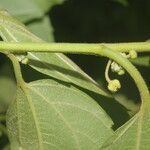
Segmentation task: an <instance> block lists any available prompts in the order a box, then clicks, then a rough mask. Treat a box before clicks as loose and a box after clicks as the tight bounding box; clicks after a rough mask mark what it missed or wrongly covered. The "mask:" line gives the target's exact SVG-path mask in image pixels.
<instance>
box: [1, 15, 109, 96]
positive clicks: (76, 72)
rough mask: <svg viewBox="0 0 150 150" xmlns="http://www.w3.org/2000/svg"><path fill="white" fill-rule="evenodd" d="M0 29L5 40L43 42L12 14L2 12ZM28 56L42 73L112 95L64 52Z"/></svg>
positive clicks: (31, 64) (31, 62) (35, 67)
mask: <svg viewBox="0 0 150 150" xmlns="http://www.w3.org/2000/svg"><path fill="white" fill-rule="evenodd" d="M0 31H1V33H0V35H1V37H2V38H3V40H4V41H9V42H10V41H11V42H12V41H15V42H43V41H42V40H41V39H39V38H38V37H36V36H35V35H33V34H32V33H30V32H29V31H28V30H27V29H26V27H25V26H24V25H22V24H21V23H20V22H18V21H17V20H15V19H13V18H12V17H11V16H8V15H5V13H0ZM28 58H29V65H30V66H31V67H33V68H34V69H36V70H37V71H39V72H41V73H44V74H46V75H49V76H51V77H54V78H56V79H58V80H62V81H65V82H68V83H71V84H75V85H76V86H79V87H80V88H84V89H88V90H90V91H93V92H96V93H99V94H101V95H104V96H110V95H109V94H107V93H106V92H105V91H104V90H103V89H101V88H100V86H99V85H98V84H97V83H96V82H95V81H94V80H92V79H91V78H90V77H89V76H88V75H87V74H85V73H84V72H83V71H82V70H81V69H80V68H79V67H78V66H77V65H75V64H74V63H73V62H72V61H71V60H70V59H69V58H67V57H66V56H65V55H63V54H58V53H55V54H54V53H28Z"/></svg>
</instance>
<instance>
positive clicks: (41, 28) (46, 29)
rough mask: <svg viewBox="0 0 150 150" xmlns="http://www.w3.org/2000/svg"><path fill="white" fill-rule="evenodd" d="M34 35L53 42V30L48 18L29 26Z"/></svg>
mask: <svg viewBox="0 0 150 150" xmlns="http://www.w3.org/2000/svg"><path fill="white" fill-rule="evenodd" d="M27 26H28V28H29V29H30V30H31V32H32V33H34V34H35V35H37V36H38V37H40V38H42V39H43V40H45V41H48V42H53V41H54V38H53V28H52V25H51V23H50V19H49V17H48V16H45V17H44V18H42V19H39V20H36V21H34V22H32V23H31V24H28V25H27Z"/></svg>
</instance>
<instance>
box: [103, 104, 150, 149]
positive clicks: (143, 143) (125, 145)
mask: <svg viewBox="0 0 150 150" xmlns="http://www.w3.org/2000/svg"><path fill="white" fill-rule="evenodd" d="M149 108H150V103H148V104H147V106H146V107H145V108H143V109H141V110H140V111H139V113H137V114H136V115H135V116H134V117H133V118H131V119H130V120H129V121H128V122H127V123H126V124H125V125H123V126H122V127H121V128H119V129H118V130H117V131H116V133H115V135H114V136H112V137H111V138H110V140H107V142H106V143H105V144H104V145H103V147H102V149H106V150H116V149H117V150H127V149H129V150H130V149H131V150H149V148H150V142H149V135H150V130H149V125H150V109H149Z"/></svg>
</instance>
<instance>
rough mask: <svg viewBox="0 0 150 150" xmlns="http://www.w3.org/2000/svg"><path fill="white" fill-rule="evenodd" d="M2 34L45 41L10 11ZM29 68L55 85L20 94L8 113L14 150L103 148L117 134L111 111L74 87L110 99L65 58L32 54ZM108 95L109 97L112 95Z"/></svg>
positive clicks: (0, 18) (29, 87)
mask: <svg viewBox="0 0 150 150" xmlns="http://www.w3.org/2000/svg"><path fill="white" fill-rule="evenodd" d="M0 35H1V37H2V38H3V40H4V41H7V42H43V41H42V40H41V39H39V38H38V37H36V36H35V35H33V34H32V33H30V32H29V31H28V30H27V29H26V28H25V26H24V25H22V24H21V23H20V22H18V21H17V20H15V19H13V18H12V17H11V16H10V15H9V14H8V13H7V12H5V11H1V13H0ZM28 58H29V65H30V66H31V67H33V68H35V69H36V70H37V71H40V72H42V73H45V74H47V75H49V76H50V77H54V78H56V79H58V80H62V81H65V82H67V83H69V84H68V85H69V87H66V86H65V85H62V84H61V83H59V84H58V83H57V84H56V83H55V82H54V80H42V81H34V82H32V83H29V84H25V85H26V88H23V89H22V88H20V87H18V89H17V96H16V99H15V101H13V102H12V104H11V106H10V107H9V109H8V113H7V127H8V134H9V139H10V142H11V148H12V149H15V150H16V149H40V150H41V149H62V150H63V149H65V150H66V149H69V150H71V149H81V150H82V149H83V150H84V149H96V150H97V149H99V147H100V146H101V145H102V143H103V142H104V141H105V140H106V139H107V138H108V137H110V136H111V135H112V134H113V131H112V129H111V126H112V124H113V123H112V121H111V119H110V118H109V117H108V115H107V114H106V113H105V111H104V110H103V109H102V108H101V107H100V106H99V104H97V103H96V102H95V100H94V99H92V98H91V97H89V96H88V95H86V94H85V93H84V92H82V91H81V90H77V89H76V88H75V87H74V85H76V86H78V87H81V88H85V89H88V90H90V91H94V92H96V93H98V94H102V95H107V93H106V92H104V91H103V90H102V89H100V88H99V87H98V85H97V84H96V83H95V81H93V80H92V79H91V78H90V77H89V76H88V75H86V74H85V73H84V72H83V71H82V70H81V69H80V68H79V67H78V66H76V65H75V64H74V63H73V62H72V61H71V60H69V59H68V58H67V57H66V56H65V55H63V54H49V53H28ZM107 96H108V95H107Z"/></svg>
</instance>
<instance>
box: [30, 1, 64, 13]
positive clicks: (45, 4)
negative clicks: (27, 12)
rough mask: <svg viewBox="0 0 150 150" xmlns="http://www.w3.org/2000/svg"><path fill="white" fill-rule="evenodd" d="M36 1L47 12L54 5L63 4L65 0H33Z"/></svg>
mask: <svg viewBox="0 0 150 150" xmlns="http://www.w3.org/2000/svg"><path fill="white" fill-rule="evenodd" d="M32 1H34V2H35V3H36V4H37V5H38V6H39V7H40V8H41V9H42V10H43V11H44V12H47V11H48V10H49V9H50V8H51V7H52V6H54V5H56V4H61V3H62V2H63V1H64V0H32Z"/></svg>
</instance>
